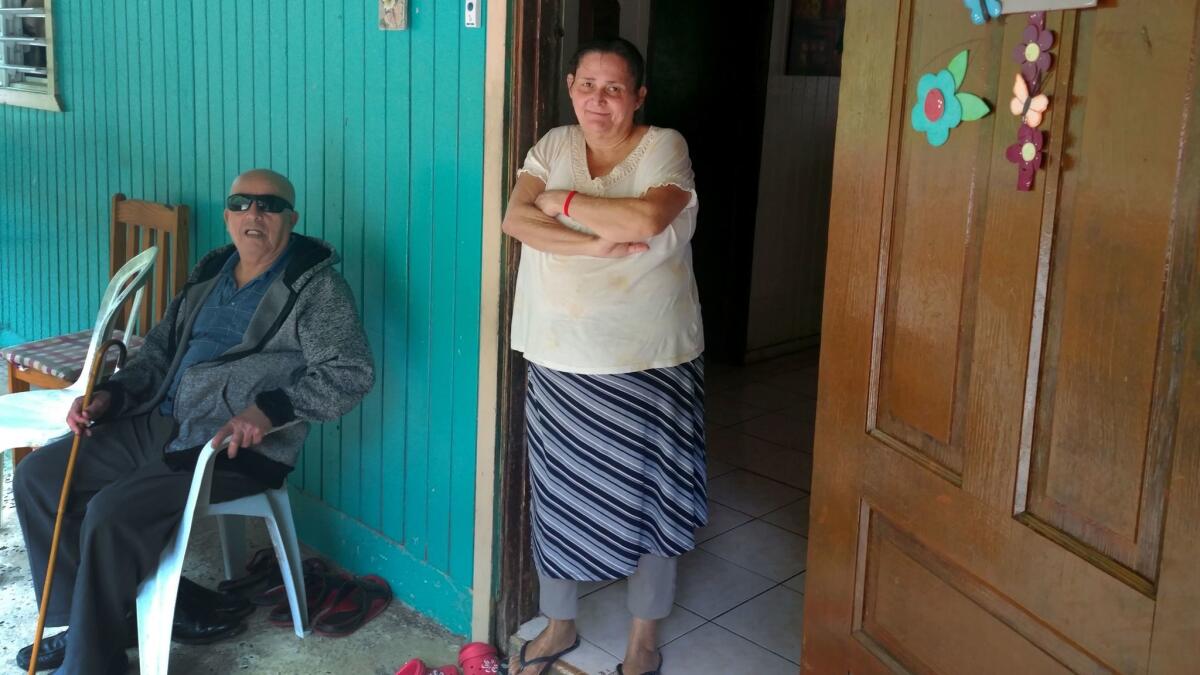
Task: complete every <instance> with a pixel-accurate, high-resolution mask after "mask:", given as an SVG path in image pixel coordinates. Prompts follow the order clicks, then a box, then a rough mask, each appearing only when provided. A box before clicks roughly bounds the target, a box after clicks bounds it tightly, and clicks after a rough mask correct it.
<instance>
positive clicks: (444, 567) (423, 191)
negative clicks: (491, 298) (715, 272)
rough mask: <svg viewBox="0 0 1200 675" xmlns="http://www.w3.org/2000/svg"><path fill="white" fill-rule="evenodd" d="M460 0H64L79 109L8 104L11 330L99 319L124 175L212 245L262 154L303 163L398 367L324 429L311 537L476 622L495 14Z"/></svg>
mask: <svg viewBox="0 0 1200 675" xmlns="http://www.w3.org/2000/svg"><path fill="white" fill-rule="evenodd" d="M462 6H463V3H462V2H461V0H413V1H411V2H410V3H409V8H410V9H409V12H410V14H409V18H410V29H409V30H407V31H400V32H383V31H380V30H378V28H377V22H378V19H377V3H376V2H375V1H374V0H290V1H284V0H269V1H267V0H254V1H253V2H252V1H251V0H211V1H208V2H184V1H183V0H154V1H152V0H114V1H111V2H108V1H106V2H96V3H73V2H62V3H56V5H55V17H54V18H55V21H56V24H55V26H56V28H55V34H56V39H57V40H58V41H59V45H58V49H57V55H58V64H59V77H60V82H59V86H60V89H61V91H62V92H63V94H62V99H63V104H64V106H65V108H66V110H67V112H65V113H60V114H53V113H45V112H40V111H33V110H25V109H19V108H10V107H4V106H0V256H2V258H0V262H2V263H3V265H2V266H0V335H3V336H5V339H6V340H7V341H12V339H15V337H18V336H19V337H23V338H25V339H34V338H41V337H45V336H49V335H53V334H57V333H61V332H66V331H70V330H79V329H81V328H84V327H86V326H89V325H90V323H91V321H92V320H93V318H94V312H95V311H96V306H97V304H98V301H99V296H100V293H101V291H102V289H103V284H104V283H106V281H107V280H106V276H107V269H106V268H107V263H106V261H107V257H106V256H107V249H108V233H107V227H108V225H107V218H108V213H107V211H108V200H109V196H110V195H111V194H112V193H114V192H118V191H120V192H124V193H126V194H127V195H128V196H130V197H133V198H141V199H150V200H155V201H160V202H170V203H185V204H188V205H190V206H191V207H192V214H193V229H192V231H193V236H192V243H191V246H192V252H193V256H192V257H193V261H194V260H195V259H196V258H197V257H198V256H199V254H201V253H203V252H206V251H208V250H211V249H212V248H214V247H217V246H219V245H222V244H223V243H225V242H226V241H227V237H226V234H225V231H224V226H223V223H222V221H221V198H222V196H223V195H224V194H225V191H226V189H227V187H228V185H229V183H230V181H231V180H232V178H233V177H234V176H235V175H236V174H237V173H238V172H239V171H240V170H242V169H245V168H250V167H253V166H269V167H272V168H275V169H277V170H279V171H282V172H284V173H286V174H287V175H289V176H290V177H291V178H292V180H293V181H294V182H295V185H296V189H297V193H298V198H297V205H298V209H299V210H300V212H301V221H300V224H299V226H298V231H300V232H304V233H306V234H310V235H314V236H317V237H321V238H323V239H326V240H327V241H329V242H331V243H332V244H333V245H334V246H335V247H336V248H337V249H338V250H339V251H341V253H342V255H343V257H344V262H343V263H342V271H343V273H344V275H345V276H346V278H347V280H348V281H349V283H350V285H351V286H352V287H353V289H354V292H355V294H356V296H357V298H358V300H359V303H360V307H361V313H362V317H363V321H364V323H365V325H366V329H367V334H368V338H369V340H370V342H371V347H372V349H373V350H374V353H375V359H376V364H377V367H378V371H377V374H378V382H377V384H376V386H375V389H374V390H373V391H372V392H371V393H370V395H369V396H368V397H367V398H366V400H365V401H364V402H363V404H362V405H361V406H360V407H359V408H358V409H356V410H355V411H353V412H352V413H350V414H349V415H347V416H346V417H345V418H343V419H342V420H340V421H339V422H337V423H331V424H326V425H324V426H323V427H316V428H314V433H313V434H312V436H311V437H310V440H309V443H308V445H307V446H306V448H305V452H304V454H303V459H302V461H301V463H300V465H299V466H298V467H297V469H296V471H295V472H294V473H293V474H292V484H293V486H294V487H295V488H296V500H295V508H296V511H297V517H298V519H299V524H300V530H301V537H302V538H303V539H304V540H305V541H306V542H308V543H310V544H312V545H314V546H316V547H317V548H318V549H319V550H321V551H323V552H324V553H326V554H328V555H331V556H333V557H334V558H336V559H337V561H338V562H339V563H341V564H343V565H345V566H346V567H348V568H350V569H352V570H354V571H357V572H367V571H377V572H382V573H384V574H385V575H386V576H387V577H388V578H389V579H390V580H391V582H392V583H393V585H394V586H395V588H396V591H397V594H398V597H399V598H400V599H402V600H403V601H405V602H407V603H409V604H411V605H413V606H414V607H416V608H417V609H419V610H421V611H423V612H426V613H428V614H430V615H432V616H433V617H434V618H436V619H438V620H439V621H441V622H442V623H444V624H446V625H448V626H449V627H450V628H452V629H454V630H456V631H458V632H462V633H465V632H467V630H468V628H469V620H470V595H471V589H470V585H471V581H472V569H473V564H472V558H473V555H472V540H473V526H474V511H475V509H474V489H475V486H474V466H475V438H476V428H475V424H476V422H475V420H476V397H477V387H478V377H477V364H478V355H479V335H478V331H479V301H480V296H479V293H480V255H481V254H480V246H481V231H480V230H481V225H480V223H481V220H482V205H481V200H482V191H483V190H482V170H483V168H482V167H483V71H484V31H483V29H482V28H478V29H467V28H465V27H463V19H462V14H461V13H462Z"/></svg>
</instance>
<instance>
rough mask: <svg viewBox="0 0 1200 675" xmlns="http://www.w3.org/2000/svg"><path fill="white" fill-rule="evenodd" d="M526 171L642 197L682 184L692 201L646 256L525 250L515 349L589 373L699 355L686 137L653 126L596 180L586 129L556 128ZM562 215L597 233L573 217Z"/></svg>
mask: <svg viewBox="0 0 1200 675" xmlns="http://www.w3.org/2000/svg"><path fill="white" fill-rule="evenodd" d="M520 173H528V174H530V175H532V176H535V177H537V178H540V179H541V180H542V181H544V182H545V183H546V189H547V190H575V191H577V192H578V193H580V194H584V195H591V196H594V197H642V196H644V195H645V194H646V192H647V191H648V190H650V189H651V188H655V187H661V186H665V185H674V186H676V187H678V188H679V189H681V190H685V191H687V192H689V193H691V199H690V200H689V201H688V205H687V207H686V208H684V210H683V211H682V212H681V213H680V214H679V216H678V217H677V218H676V219H675V220H674V222H672V223H671V224H670V225H669V226H668V227H667V228H666V229H665V230H663V231H662V232H661V233H659V234H658V235H656V236H654V237H652V238H651V239H649V240H648V241H647V242H646V243H647V244H649V246H650V250H649V251H647V252H645V253H640V254H637V255H632V256H628V257H625V258H595V257H591V256H568V255H557V254H553V253H544V252H542V251H538V250H535V249H533V248H531V247H529V246H524V247H522V249H521V266H520V269H519V270H518V272H517V288H516V299H515V303H514V305H513V322H512V348H513V349H515V350H517V351H520V352H524V354H525V358H526V359H528V360H529V361H532V362H533V363H536V364H538V365H540V366H543V367H546V368H552V369H554V370H560V371H566V372H572V373H590V374H611V373H628V372H634V371H639V370H648V369H651V368H666V367H669V366H676V365H679V364H681V363H687V362H688V361H691V360H692V359H695V358H696V357H698V356H700V354H701V352H703V351H704V330H703V324H702V323H701V319H700V299H699V294H698V293H697V290H696V279H695V275H694V274H693V273H692V250H691V240H692V234H693V233H694V232H695V231H696V212H697V210H698V208H699V202H698V201H697V199H696V184H695V176H694V175H693V174H692V162H691V158H690V157H689V156H688V149H687V142H686V141H684V140H683V136H681V135H680V134H679V132H677V131H674V130H672V129H661V128H658V127H651V128H650V129H649V131H647V132H646V134H645V136H643V137H642V139H641V141H640V142H639V143H638V145H637V147H636V148H634V150H633V151H632V152H631V153H629V156H628V157H626V158H625V159H624V160H623V161H622V162H621V163H620V164H618V165H617V166H616V167H614V168H613V170H612V171H611V172H609V173H608V175H606V176H601V177H599V178H592V177H591V175H590V174H589V173H588V167H587V148H586V145H585V144H584V138H583V131H582V130H581V129H580V128H579V126H578V125H572V126H567V127H558V128H557V129H553V130H551V131H550V132H549V133H547V134H546V135H545V136H544V137H543V138H542V140H540V141H538V143H537V145H535V146H533V148H532V149H531V150H530V151H529V155H528V156H527V157H526V158H525V165H524V166H523V167H522V168H521V170H520V172H519V174H520ZM519 174H518V175H519ZM558 219H559V221H560V222H561V223H563V224H564V225H566V226H568V227H571V228H574V229H576V230H579V231H581V232H587V233H589V234H593V233H592V231H591V230H589V229H588V228H587V227H585V226H584V225H582V224H581V223H578V222H576V221H575V220H573V219H571V218H568V217H566V216H559V218H558Z"/></svg>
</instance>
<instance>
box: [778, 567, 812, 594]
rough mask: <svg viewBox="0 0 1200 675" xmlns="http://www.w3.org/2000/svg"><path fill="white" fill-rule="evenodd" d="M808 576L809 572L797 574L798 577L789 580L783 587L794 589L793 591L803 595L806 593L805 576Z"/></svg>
mask: <svg viewBox="0 0 1200 675" xmlns="http://www.w3.org/2000/svg"><path fill="white" fill-rule="evenodd" d="M806 574H808V572H801V573H800V574H797V575H796V576H794V577H792V578H791V579H788V580H787V581H785V582H783V585H784V586H787V587H788V588H790V589H792V590H793V591H796V592H797V593H803V592H804V575H806Z"/></svg>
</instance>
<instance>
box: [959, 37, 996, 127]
mask: <svg viewBox="0 0 1200 675" xmlns="http://www.w3.org/2000/svg"><path fill="white" fill-rule="evenodd" d="M963 53H964V54H965V53H966V52H963ZM954 98H957V99H958V103H959V105H961V106H962V118H963V121H964V122H970V121H972V120H977V119H980V118H982V117H987V115H988V113H990V112H992V109H991V108H989V107H988V104H987V103H986V102H985V101H984V100H983V99H981V98H979V97H978V96H976V95H975V94H964V93H958V94H955V95H954Z"/></svg>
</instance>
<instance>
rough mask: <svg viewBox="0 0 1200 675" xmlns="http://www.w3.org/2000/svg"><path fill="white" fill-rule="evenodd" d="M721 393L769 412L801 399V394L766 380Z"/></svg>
mask: <svg viewBox="0 0 1200 675" xmlns="http://www.w3.org/2000/svg"><path fill="white" fill-rule="evenodd" d="M720 395H721V396H722V397H727V398H732V399H734V400H738V401H741V402H742V403H745V404H748V405H752V406H755V407H758V408H762V409H764V410H767V411H769V412H774V411H777V410H783V409H784V408H787V407H789V406H793V405H796V404H798V403H800V401H801V398H800V396H798V395H796V394H793V393H791V392H789V391H786V390H784V389H780V388H779V387H776V386H774V385H770V384H766V383H765V382H750V383H747V384H742V385H738V386H735V387H731V388H729V389H726V390H725V391H723V392H721V394H720Z"/></svg>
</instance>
